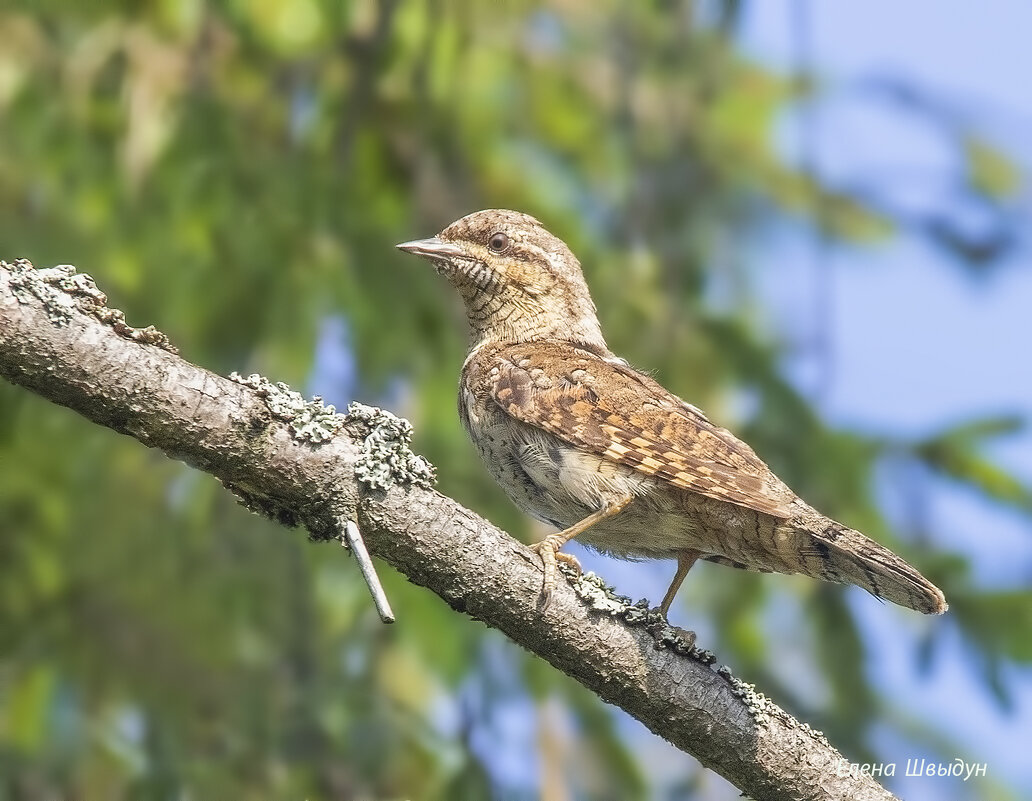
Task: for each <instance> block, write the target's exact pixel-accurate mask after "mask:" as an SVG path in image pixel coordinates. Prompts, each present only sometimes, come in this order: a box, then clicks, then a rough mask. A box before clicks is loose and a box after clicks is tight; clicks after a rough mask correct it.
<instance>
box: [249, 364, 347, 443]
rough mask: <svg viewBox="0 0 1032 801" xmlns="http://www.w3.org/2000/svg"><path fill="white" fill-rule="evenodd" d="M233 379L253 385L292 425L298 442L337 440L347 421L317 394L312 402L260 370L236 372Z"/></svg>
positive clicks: (277, 414)
mask: <svg viewBox="0 0 1032 801" xmlns="http://www.w3.org/2000/svg"><path fill="white" fill-rule="evenodd" d="M229 380H230V381H235V382H236V383H238V384H242V385H243V386H245V387H250V388H251V389H253V390H254V391H255V392H256V393H258V395H259V396H260V397H261V398H262V399H263V400H264V401H265V405H266V406H268V407H269V411H270V412H271V413H272V416H273V417H275V418H276V419H277V420H282V421H284V422H285V423H287V424H288V425H289V427H290V433H291V434H292V435H293V437H294V441H295V442H311V443H313V444H318V443H320V442H326V441H328V440H331V439H333V437H334V436H336V435H337V432H339V431H340V430H341V429H342V428H343V427H344V423H345V422H346V418H345V417H344V415H342V414H337V409H336V408H335V407H334V406H333V405H332V404H330V405H327V404H324V403H323V400H322V398H321V397H320V396H318V395H316V396H315V397H313V398H312V399H311V400H310V401H306V400H305V398H304V396H303V395H302V394H301V393H300V392H297V391H296V390H293V389H291V388H290V387H289V386H288V385H287V384H284V383H283V382H282V381H277V382H276V383H275V384H273V383H272V382H271V381H270V380H269V379H267V378H266V377H265V376H262V375H258V373H251V375H249V376H247V378H244V377H243V376H241V375H240V373H237V372H232V373H230V374H229Z"/></svg>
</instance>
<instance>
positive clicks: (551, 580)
mask: <svg viewBox="0 0 1032 801" xmlns="http://www.w3.org/2000/svg"><path fill="white" fill-rule="evenodd" d="M567 539H568V537H564V536H563V535H562V534H561V533H560V534H549V535H548V536H547V537H545V538H544V539H543V540H541V542H537V543H535V544H533V545H531V546H530V549H531V550H532V551H534V552H535V553H536V554H537V555H538V556H540V557H541V564H542V566H543V567H544V569H545V576H544V578H543V579H542V581H541V609H542V610H545V609H547V608H548V605H549V604H550V603H551V602H552V591H553V590H554V589H555V574H556V569H555V568H556V565H557V564H558V563H559V562H562V563H563V564H564V565H569V566H570V567H572V568H573V569H574V570H575V571H576V572H577V573H578V574H580V573H582V572H583V571H582V570H581V566H580V562H578V561H577V557H576V556H571V555H570V554H568V553H563V552H562V551H560V550H559V549H560V548H561V547H562V546H563V545H565V544H566V540H567Z"/></svg>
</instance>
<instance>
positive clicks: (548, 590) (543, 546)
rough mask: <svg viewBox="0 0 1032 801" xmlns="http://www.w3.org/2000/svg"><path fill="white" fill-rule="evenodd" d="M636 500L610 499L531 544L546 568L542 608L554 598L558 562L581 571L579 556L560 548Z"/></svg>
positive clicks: (629, 497)
mask: <svg viewBox="0 0 1032 801" xmlns="http://www.w3.org/2000/svg"><path fill="white" fill-rule="evenodd" d="M633 500H634V496H633V495H631V494H627V495H625V496H624V497H622V498H619V499H618V500H615V501H610V502H609V503H607V504H606V505H605V506H603V507H602V508H601V509H599V510H598V511H597V512H592V513H591V514H590V515H588V516H587V517H585V518H584V519H583V520H581V521H580V522H579V523H574V524H573V525H572V526H570V527H569V528H567V529H563V530H562V531H559V532H557V533H555V534H549V535H548V536H547V537H545V538H544V539H543V540H541V542H538V543H535V544H534V545H531V546H530V549H531V550H532V551H535V552H536V553H537V554H538V556H540V557H541V564H542V565H543V566H544V568H545V577H544V579H543V580H542V583H541V597H542V602H541V608H542V609H547V608H548V604H549V603H550V602H551V600H552V590H554V589H555V566H556V563H557V562H565V563H566V564H568V565H571V566H572V567H573V568H574V569H576V570H577V572H578V573H579V572H580V569H581V566H580V562H578V561H577V557H575V556H571V555H570V554H568V553H559V549H560V548H562V547H563V546H564V545H565V544H566V543H568V542H569V541H570V540H572V539H573V538H574V537H576V536H577V535H578V534H580V533H581V532H582V531H585V530H587V529H589V528H591V527H592V526H593V525H595V524H596V523H598V522H600V521H602V520H605V519H606V518H609V517H612V516H613V515H616V514H619V513H620V512H621V511H623V509H624V508H625V507H626V506H627V504H629V503H630V502H631V501H633Z"/></svg>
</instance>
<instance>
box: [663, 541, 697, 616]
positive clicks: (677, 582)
mask: <svg viewBox="0 0 1032 801" xmlns="http://www.w3.org/2000/svg"><path fill="white" fill-rule="evenodd" d="M700 556H702V551H696V550H693V549H691V548H686V549H685V550H683V551H678V552H677V572H676V573H674V580H673V581H671V582H670V589H668V590H667V591H666V595H664V596H663V603H661V604H660V605H659V612H660V614H661V615H663V617H664V618H665V617H666V616H667V613H668V612H669V611H670V604H672V603H673V602H674V596H675V595H677V591H678V590H679V589H681V584H682V583H683V582H684V577H685V576H687V575H688V571H689V570H691V569H692V565H694V564H695V562H696V561H697V560H698V559H699V557H700Z"/></svg>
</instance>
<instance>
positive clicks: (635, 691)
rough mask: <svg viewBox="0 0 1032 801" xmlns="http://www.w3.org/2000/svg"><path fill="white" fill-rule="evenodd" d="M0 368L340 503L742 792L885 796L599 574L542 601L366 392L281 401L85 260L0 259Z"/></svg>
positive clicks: (516, 551)
mask: <svg viewBox="0 0 1032 801" xmlns="http://www.w3.org/2000/svg"><path fill="white" fill-rule="evenodd" d="M0 375H2V376H3V377H4V378H6V379H8V380H9V381H11V382H13V383H15V384H20V385H21V386H23V387H25V388H27V389H30V390H32V391H33V392H36V393H38V394H39V395H42V396H43V397H45V398H47V399H49V400H51V401H53V402H54V403H57V404H61V405H63V406H67V407H69V408H71V409H74V410H75V411H77V412H79V413H80V414H82V415H83V416H84V417H86V418H88V419H90V420H92V421H94V422H96V423H99V424H101V425H104V426H107V427H109V428H112V429H114V430H115V431H119V432H121V433H124V434H128V435H129V436H131V437H134V438H135V439H137V440H139V441H140V442H142V443H144V444H145V445H148V446H150V447H154V448H159V449H161V450H162V451H164V452H165V453H166V454H168V455H169V456H171V457H173V458H176V459H180V460H182V461H184V462H186V463H188V464H190V465H193V466H194V467H196V468H198V469H200V470H204V471H205V472H208V473H211V474H212V475H214V476H216V477H217V478H219V479H220V480H221V481H222V482H223V483H224V484H225V485H227V486H228V487H229V488H231V489H232V490H234V491H235V492H236V493H237V494H238V495H239V496H240V497H241V498H243V499H244V500H245V502H246V504H247V505H248V506H249V507H250V508H252V509H258V510H261V511H263V512H265V513H266V514H270V515H272V516H274V517H275V518H277V519H278V520H280V521H282V522H285V523H289V524H300V525H303V526H305V527H306V528H307V529H308V530H309V532H310V533H311V534H312V536H313V537H314V538H315V539H329V538H334V537H338V536H339V532H340V521H341V520H342V519H344V520H346V519H351V520H355V521H357V522H358V525H359V526H360V528H361V530H362V534H363V536H364V538H365V541H366V543H367V545H368V547H369V549H370V551H371V552H372V553H373V554H375V555H376V556H379V557H380V558H382V559H384V560H386V561H387V562H389V563H390V564H392V565H393V566H394V567H396V568H397V569H398V570H400V571H401V572H402V573H404V574H405V575H406V576H407V577H408V578H409V579H410V580H412V581H413V582H415V583H416V584H420V585H422V586H425V587H428V588H429V589H431V590H433V591H434V592H435V593H437V594H438V595H439V596H440V597H441V598H443V599H444V600H445V601H446V602H447V603H448V604H449V605H450V606H451V607H452V608H454V609H456V610H457V611H460V612H465V613H466V614H468V615H470V616H471V617H473V618H475V619H477V620H481V621H483V622H484V623H486V624H487V625H489V626H492V627H494V628H497V629H499V630H501V631H502V632H504V633H505V634H506V635H507V636H509V637H510V638H511V639H512V640H514V641H515V642H517V643H519V644H520V645H522V646H524V647H525V648H527V649H528V650H530V651H532V652H534V653H535V654H537V655H539V656H541V657H542V658H543V659H546V660H547V661H548V662H550V663H551V664H552V665H554V666H555V667H556V668H558V669H559V670H561V671H563V672H564V673H566V674H568V675H570V676H572V677H574V678H575V679H577V680H578V681H580V682H581V683H582V684H584V685H585V686H586V687H588V688H589V689H590V690H592V691H593V692H595V693H597V694H598V695H599V696H600V697H601V698H603V699H604V700H606V701H608V702H609V703H612V704H615V705H617V706H619V707H621V708H622V709H624V710H626V711H627V712H628V713H630V714H631V715H633V716H634V717H635V718H637V719H638V720H640V721H641V722H642V723H644V724H645V725H646V726H648V727H649V729H651V730H652V731H653V732H655V733H656V734H658V735H660V736H661V737H663V738H665V739H667V740H669V741H670V742H671V743H673V744H674V745H675V746H677V747H678V748H680V749H682V750H683V751H685V752H687V753H689V754H692V755H693V756H695V757H696V758H697V759H698V760H699V761H700V762H701V763H702V764H703V765H705V766H706V767H708V768H711V769H713V770H715V771H716V772H718V773H720V774H721V775H722V776H724V777H726V778H727V779H728V780H729V781H731V782H732V783H733V784H735V785H736V786H737V787H739V788H740V789H741V790H743V791H744V792H745V793H747V794H748V795H750V796H752V797H753V798H757V799H849V800H850V801H858V800H864V799H890V798H893V796H892V795H891V794H889V793H888V792H887V791H885V790H884V789H882V788H881V787H880V786H879V785H878V784H877V783H876V782H875V781H874V780H873V779H871V777H869V776H866V775H856V772H854V774H853V775H849V773H848V763H846V762H845V761H844V760H843V758H842V756H841V755H840V754H839V753H838V752H837V751H836V750H835V749H834V748H832V747H831V745H829V744H828V742H827V741H826V740H825V739H824V737H823V736H821V735H820V734H819V733H817V732H814V731H813V730H811V729H810V728H809V727H808V726H806V725H804V724H801V723H799V722H798V721H796V720H795V719H794V718H792V717H791V716H790V715H789V714H787V713H786V712H784V711H783V710H781V709H780V708H778V707H777V706H775V705H774V704H773V703H771V702H770V701H768V700H767V699H765V698H764V697H763V696H762V695H760V694H758V693H756V692H755V691H753V690H752V688H751V687H750V686H749V685H746V684H744V683H742V682H740V681H738V680H737V679H734V678H733V677H732V676H731V674H730V672H729V671H728V670H727V669H726V668H718V669H714V667H713V662H714V659H713V657H712V655H707V654H706V653H705V652H702V651H699V650H697V649H695V648H694V646H693V644H692V643H691V641H690V640H688V639H686V637H685V636H684V635H685V633H684V632H681V631H680V630H678V629H672V628H671V627H669V626H667V625H666V624H665V623H664V622H663V621H662V620H661V619H659V618H658V617H657V615H656V614H655V613H648V612H647V610H645V609H643V608H641V607H639V606H631V605H628V603H627V601H626V599H620V598H617V597H615V596H612V595H611V594H610V593H608V592H607V591H605V590H604V588H602V587H601V586H600V584H599V583H598V582H597V581H594V582H593V581H592V580H591V579H590V578H586V579H581V580H577V581H571V582H569V583H568V582H560V583H559V586H558V587H557V588H556V592H555V594H554V596H553V599H552V603H551V605H550V606H549V608H548V609H547V610H544V611H541V610H540V609H539V608H538V600H539V594H540V589H541V568H540V561H539V559H538V558H537V557H536V556H535V555H534V554H533V553H532V552H531V551H530V550H529V549H527V548H526V547H525V546H523V545H522V544H520V543H519V542H518V541H516V540H515V539H513V538H512V537H510V536H509V535H508V534H506V533H505V532H503V531H500V530H498V529H497V528H495V527H494V526H492V525H491V524H490V523H488V522H486V521H485V520H483V519H482V518H480V517H478V516H477V515H475V514H474V513H472V512H470V511H469V510H467V509H465V508H463V507H462V506H460V505H459V504H457V503H455V502H454V501H452V500H450V499H449V498H446V497H444V496H443V495H440V494H439V493H437V492H435V491H434V490H432V489H430V488H429V482H428V481H427V477H428V476H429V473H428V471H427V470H426V465H425V463H424V462H421V460H419V458H418V457H411V454H409V453H408V452H407V451H406V450H405V444H406V443H405V433H406V431H405V429H404V427H403V426H405V425H407V424H405V423H404V421H397V422H398V424H399V425H402V428H401V429H399V430H400V432H401V433H400V435H399V438H398V439H397V441H394V442H385V441H384V439H383V434H382V432H380V433H377V431H376V430H374V429H372V428H371V424H372V421H371V420H370V418H369V414H368V413H367V412H368V411H369V410H360V411H362V412H363V413H356V414H350V415H348V416H343V415H336V414H334V413H333V410H332V408H326V409H324V408H323V407H321V405H319V404H301V406H300V408H284V407H285V406H286V407H290V403H286V404H284V403H283V400H284V398H286V400H287V401H291V400H296V399H297V397H298V396H297V395H296V393H290V392H289V390H288V389H287V388H286V387H283V386H282V385H279V386H278V387H272V385H269V384H268V383H267V382H261V381H256V380H255V378H254V377H252V378H251V379H247V380H236V381H234V380H230V379H227V378H222V377H220V376H217V375H215V374H213V373H211V372H208V371H207V370H204V369H202V368H199V367H196V366H194V365H192V364H190V363H188V362H186V361H184V360H183V359H181V358H179V357H178V356H177V355H176V354H175V352H174V349H173V348H171V346H170V344H169V343H168V340H167V339H166V338H165V337H164V336H163V335H161V334H160V332H157V331H155V330H153V329H149V328H148V329H143V330H136V329H133V328H130V327H129V326H127V325H126V324H125V321H124V319H123V318H122V316H121V314H120V313H119V312H117V311H114V310H111V309H109V308H107V306H106V298H105V297H104V296H103V294H102V293H100V292H99V291H98V290H97V289H96V287H95V286H94V285H93V282H92V281H91V280H90V279H89V277H88V276H84V275H77V274H74V271H73V270H72V269H71V268H54V269H52V270H34V269H32V267H31V265H29V264H28V262H24V261H22V262H15V263H14V264H7V263H4V262H0ZM277 393H284V394H282V395H279V394H277ZM295 405H296V404H295ZM320 410H321V411H320ZM385 418H386V416H385ZM389 419H391V420H395V421H396V418H393V417H390V418H389ZM374 435H375V436H374ZM376 437H379V438H380V439H379V440H376ZM373 440H376V442H374V443H373V444H375V445H377V448H379V451H378V450H377V448H371V447H370V443H371V442H372V441H373ZM381 446H382V447H381ZM378 454H379V455H378ZM383 454H387V455H386V456H384V455H383ZM371 460H372V461H371ZM377 460H378V461H377ZM406 460H407V461H406ZM378 471H379V472H378ZM400 615H401V625H404V624H405V623H404V621H405V613H404V610H400Z"/></svg>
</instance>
